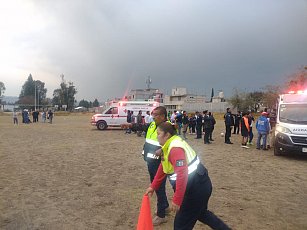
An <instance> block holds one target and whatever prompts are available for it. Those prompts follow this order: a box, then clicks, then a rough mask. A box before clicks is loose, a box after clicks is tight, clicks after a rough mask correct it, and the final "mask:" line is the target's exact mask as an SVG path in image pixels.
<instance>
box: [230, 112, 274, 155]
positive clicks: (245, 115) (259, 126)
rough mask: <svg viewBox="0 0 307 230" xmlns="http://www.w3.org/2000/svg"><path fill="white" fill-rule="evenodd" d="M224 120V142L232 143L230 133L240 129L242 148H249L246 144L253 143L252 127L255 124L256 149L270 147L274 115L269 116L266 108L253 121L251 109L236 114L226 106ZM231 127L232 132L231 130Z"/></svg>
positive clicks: (235, 132) (238, 131)
mask: <svg viewBox="0 0 307 230" xmlns="http://www.w3.org/2000/svg"><path fill="white" fill-rule="evenodd" d="M224 121H225V128H226V129H225V143H226V144H233V143H232V142H231V141H230V137H231V134H239V133H240V131H241V136H242V142H241V147H242V148H247V149H248V148H249V147H248V146H247V145H253V138H254V133H253V127H254V124H255V127H256V130H257V132H258V137H257V142H256V144H257V147H256V149H258V150H260V149H263V150H268V149H270V148H271V139H272V137H271V136H272V135H273V132H272V130H273V127H274V126H275V119H274V116H272V117H271V116H270V113H268V111H267V109H264V110H263V111H261V112H260V117H259V118H258V119H257V120H256V121H255V118H254V116H253V114H252V112H251V111H247V112H240V111H238V112H237V113H236V114H232V113H231V109H230V108H227V110H226V113H225V115H224ZM232 128H234V129H233V132H232Z"/></svg>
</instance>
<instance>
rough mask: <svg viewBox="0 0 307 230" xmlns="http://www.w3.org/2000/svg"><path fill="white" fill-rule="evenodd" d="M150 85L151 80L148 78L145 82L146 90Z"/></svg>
mask: <svg viewBox="0 0 307 230" xmlns="http://www.w3.org/2000/svg"><path fill="white" fill-rule="evenodd" d="M151 83H152V80H151V78H150V76H148V77H147V80H146V85H147V89H150V84H151Z"/></svg>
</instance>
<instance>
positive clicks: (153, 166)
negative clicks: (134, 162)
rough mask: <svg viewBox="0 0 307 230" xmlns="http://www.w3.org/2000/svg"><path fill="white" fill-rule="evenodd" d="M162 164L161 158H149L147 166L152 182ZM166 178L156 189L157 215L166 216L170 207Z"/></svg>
mask: <svg viewBox="0 0 307 230" xmlns="http://www.w3.org/2000/svg"><path fill="white" fill-rule="evenodd" d="M159 165H160V161H159V160H148V161H147V167H148V172H149V176H150V182H153V180H154V178H155V175H156V173H157V171H158V168H159ZM166 178H167V177H165V178H164V180H163V182H162V183H161V185H160V188H159V189H158V190H157V191H156V195H157V216H159V217H161V218H164V217H165V209H166V208H168V206H169V204H168V201H167V196H166V192H165V183H166Z"/></svg>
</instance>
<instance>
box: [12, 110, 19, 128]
mask: <svg viewBox="0 0 307 230" xmlns="http://www.w3.org/2000/svg"><path fill="white" fill-rule="evenodd" d="M12 116H13V123H14V125H15V124H16V125H18V112H17V111H16V110H14V111H13V114H12Z"/></svg>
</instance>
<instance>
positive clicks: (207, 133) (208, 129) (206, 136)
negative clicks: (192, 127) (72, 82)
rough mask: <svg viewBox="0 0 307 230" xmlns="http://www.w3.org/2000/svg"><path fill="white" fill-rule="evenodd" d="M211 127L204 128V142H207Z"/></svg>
mask: <svg viewBox="0 0 307 230" xmlns="http://www.w3.org/2000/svg"><path fill="white" fill-rule="evenodd" d="M210 132H211V128H205V136H204V142H205V144H206V143H209V137H210Z"/></svg>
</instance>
